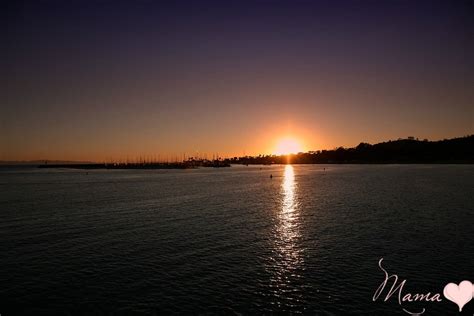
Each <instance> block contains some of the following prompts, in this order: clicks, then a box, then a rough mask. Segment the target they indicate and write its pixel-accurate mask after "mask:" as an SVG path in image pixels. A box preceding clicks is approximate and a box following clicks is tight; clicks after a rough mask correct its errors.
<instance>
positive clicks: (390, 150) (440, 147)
mask: <svg viewBox="0 0 474 316" xmlns="http://www.w3.org/2000/svg"><path fill="white" fill-rule="evenodd" d="M289 163H291V164H295V165H298V164H474V135H470V136H465V137H458V138H453V139H445V140H440V141H428V140H418V139H415V138H414V137H409V138H407V139H398V140H394V141H388V142H382V143H378V144H374V145H371V144H367V143H360V144H359V145H358V146H356V147H353V148H343V147H339V148H336V149H333V150H317V151H309V152H305V153H298V154H290V155H259V156H245V157H233V158H216V159H213V160H207V159H203V158H199V157H190V158H188V159H187V160H183V161H174V162H162V161H153V160H151V161H147V160H139V161H134V162H114V161H112V162H107V163H97V162H74V161H59V160H33V161H23V162H17V161H3V162H2V161H0V166H10V167H13V166H36V167H39V168H70V169H191V168H198V167H213V168H221V167H230V166H231V165H284V164H289Z"/></svg>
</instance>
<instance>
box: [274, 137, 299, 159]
mask: <svg viewBox="0 0 474 316" xmlns="http://www.w3.org/2000/svg"><path fill="white" fill-rule="evenodd" d="M302 151H303V147H302V146H301V144H300V142H299V141H298V140H296V139H294V138H290V137H287V138H283V139H281V140H279V141H278V143H277V144H276V147H275V154H276V155H289V154H297V153H299V152H302Z"/></svg>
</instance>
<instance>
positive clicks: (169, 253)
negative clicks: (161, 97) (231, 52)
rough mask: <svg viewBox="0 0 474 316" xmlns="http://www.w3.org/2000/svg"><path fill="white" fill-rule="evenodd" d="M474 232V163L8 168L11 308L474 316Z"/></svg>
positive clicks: (4, 280)
mask: <svg viewBox="0 0 474 316" xmlns="http://www.w3.org/2000/svg"><path fill="white" fill-rule="evenodd" d="M324 168H325V169H324ZM270 174H272V175H273V178H272V179H271V178H270ZM473 236H474V166H465V165H464V166H463V165H381V166H359V165H357V166H348V165H347V166H346V165H341V166H339V165H325V166H323V165H311V166H272V167H268V166H266V167H262V168H260V167H244V166H235V167H232V168H227V169H218V170H216V169H198V170H160V171H159V170H154V171H136V170H135V171H126V170H114V171H89V172H88V174H86V172H85V171H78V170H37V169H3V170H1V171H0V264H1V270H0V314H1V315H2V316H8V315H17V314H31V315H42V314H45V315H53V314H63V315H76V314H78V315H102V314H104V315H116V314H118V315H128V314H162V313H171V312H176V313H195V314H197V313H202V314H232V313H241V314H256V313H259V314H262V313H264V314H265V313H266V314H272V313H304V314H317V315H345V314H367V315H382V314H386V315H408V314H407V312H406V311H404V310H403V309H405V310H407V311H409V312H411V313H416V312H420V311H422V309H423V308H425V310H426V311H425V313H424V314H423V315H450V314H452V315H473V311H474V301H471V303H468V304H467V305H466V306H465V307H464V310H463V313H461V314H459V313H458V308H457V306H456V305H455V304H453V303H451V302H449V301H448V300H447V299H446V298H444V296H443V294H442V293H443V288H444V286H445V285H446V284H447V283H449V282H455V283H459V282H460V281H462V280H470V281H472V282H474V244H473V242H472V239H473V238H472V237H473ZM381 258H384V260H383V263H382V264H383V267H384V268H385V269H386V270H387V271H388V272H389V273H391V274H392V273H394V274H397V275H398V276H399V277H400V279H401V280H400V281H402V280H404V279H406V280H407V281H406V284H405V286H404V287H403V291H402V292H403V293H402V295H405V294H406V293H411V294H414V293H424V294H425V293H428V292H431V293H432V294H433V293H440V295H441V299H442V301H441V302H411V303H410V302H407V301H405V302H402V305H401V306H400V305H399V303H398V301H397V296H398V292H397V293H396V294H394V295H393V296H392V297H391V298H390V299H389V300H388V301H387V302H384V301H383V299H384V298H385V296H386V293H387V291H386V290H385V291H384V293H383V294H382V295H381V296H380V298H379V299H378V300H376V301H375V302H374V301H373V296H374V292H375V291H376V289H377V288H378V287H379V285H380V284H381V283H382V281H383V280H384V273H383V271H382V270H381V269H380V268H379V267H378V262H379V260H380V259H381ZM392 283H393V282H390V285H391V284H392ZM388 287H389V285H388Z"/></svg>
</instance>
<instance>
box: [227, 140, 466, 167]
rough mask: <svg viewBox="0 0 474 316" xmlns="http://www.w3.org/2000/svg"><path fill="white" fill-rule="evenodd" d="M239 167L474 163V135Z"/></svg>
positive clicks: (254, 160) (265, 159) (246, 160)
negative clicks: (316, 164) (288, 164)
mask: <svg viewBox="0 0 474 316" xmlns="http://www.w3.org/2000/svg"><path fill="white" fill-rule="evenodd" d="M228 161H229V163H236V164H280V163H288V162H291V163H294V164H311V163H474V135H471V136H466V137H460V138H453V139H446V140H441V141H427V140H423V141H421V140H417V139H413V138H410V139H399V140H395V141H388V142H383V143H378V144H375V145H371V144H367V143H360V144H359V145H358V146H357V147H355V148H343V147H340V148H337V149H334V150H321V151H320V150H318V151H313V152H307V153H299V154H296V155H289V156H274V155H271V156H262V155H260V156H257V157H234V158H231V159H228Z"/></svg>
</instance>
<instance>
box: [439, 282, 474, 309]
mask: <svg viewBox="0 0 474 316" xmlns="http://www.w3.org/2000/svg"><path fill="white" fill-rule="evenodd" d="M473 291H474V287H473V285H472V283H471V282H469V281H462V282H461V283H459V286H458V285H457V284H455V283H449V284H448V285H446V286H445V287H444V291H443V294H444V296H445V297H446V298H447V299H448V300H450V301H451V302H453V303H456V304H457V305H458V306H459V311H460V312H462V308H463V307H464V305H466V304H467V303H469V301H470V300H472V295H473Z"/></svg>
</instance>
